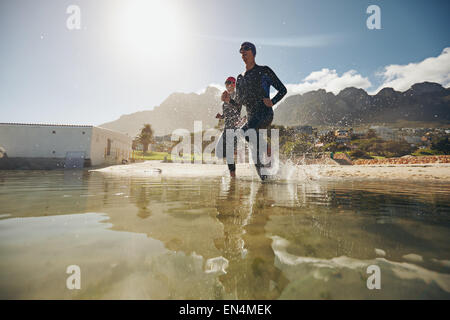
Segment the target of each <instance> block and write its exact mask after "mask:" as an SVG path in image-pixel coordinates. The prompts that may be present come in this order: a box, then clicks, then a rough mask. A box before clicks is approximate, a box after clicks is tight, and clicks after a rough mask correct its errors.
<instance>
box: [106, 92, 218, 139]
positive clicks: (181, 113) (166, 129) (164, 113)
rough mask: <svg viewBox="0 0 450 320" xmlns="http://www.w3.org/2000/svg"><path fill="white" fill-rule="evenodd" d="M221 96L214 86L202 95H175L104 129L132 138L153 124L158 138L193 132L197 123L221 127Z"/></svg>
mask: <svg viewBox="0 0 450 320" xmlns="http://www.w3.org/2000/svg"><path fill="white" fill-rule="evenodd" d="M220 94H221V92H220V91H219V89H217V88H214V87H208V88H207V89H206V90H205V92H204V93H202V94H196V93H173V94H171V95H170V96H169V97H168V98H167V99H166V100H164V101H163V103H161V105H159V106H157V107H155V108H154V109H153V110H149V111H140V112H135V113H132V114H127V115H123V116H121V117H120V118H119V119H117V120H115V121H112V122H108V123H104V124H101V125H100V127H103V128H107V129H111V130H115V131H119V132H123V133H127V134H128V135H130V136H132V137H134V136H136V135H137V134H138V132H139V131H140V130H141V128H142V127H143V125H144V123H150V124H151V125H152V128H153V130H154V132H155V135H158V136H162V135H166V134H171V133H172V131H173V130H175V129H178V128H182V129H188V130H189V131H193V129H194V121H196V120H201V121H202V122H203V129H207V128H213V127H214V126H216V125H217V119H216V118H215V115H216V114H217V112H221V111H222V104H221V102H220Z"/></svg>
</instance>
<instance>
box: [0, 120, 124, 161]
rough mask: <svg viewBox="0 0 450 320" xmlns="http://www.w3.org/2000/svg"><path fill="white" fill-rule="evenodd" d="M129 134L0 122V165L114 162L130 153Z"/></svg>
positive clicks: (93, 127)
mask: <svg viewBox="0 0 450 320" xmlns="http://www.w3.org/2000/svg"><path fill="white" fill-rule="evenodd" d="M131 143H132V139H131V137H129V136H127V135H125V134H123V133H119V132H116V131H112V130H109V129H104V128H100V127H95V126H83V125H55V124H25V123H0V148H1V149H3V150H4V151H3V152H2V153H3V157H1V158H0V169H18V168H23V169H52V168H71V167H80V166H81V167H89V166H98V165H103V164H117V163H123V162H125V161H128V160H129V158H130V157H131Z"/></svg>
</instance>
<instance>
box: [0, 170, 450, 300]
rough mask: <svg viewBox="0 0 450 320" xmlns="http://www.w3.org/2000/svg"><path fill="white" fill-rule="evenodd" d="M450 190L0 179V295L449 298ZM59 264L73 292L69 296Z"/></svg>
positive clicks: (39, 175) (397, 185) (23, 176)
mask: <svg viewBox="0 0 450 320" xmlns="http://www.w3.org/2000/svg"><path fill="white" fill-rule="evenodd" d="M449 195H450V184H449V183H417V182H415V183H407V182H383V181H379V182H377V181H370V182H365V181H339V182H336V181H334V182H330V181H328V182H327V181H311V180H309V181H297V182H283V181H278V182H274V181H272V182H268V183H260V182H258V181H243V180H239V179H238V180H236V181H230V180H229V179H228V178H209V179H194V178H184V179H175V178H162V177H159V176H157V175H155V176H154V177H151V176H149V177H145V178H134V177H133V178H132V177H114V176H108V175H105V174H102V173H99V172H88V171H0V298H2V299H5V298H8V299H9V298H14V299H23V298H27V299H29V298H31V299H37V298H39V299H49V298H57V299H94V298H95V299H109V298H113V299H305V298H306V299H355V298H356V299H386V298H387V299H398V298H406V299H414V298H444V299H448V298H450V244H449V239H450V197H449ZM69 265H78V266H80V268H81V289H80V290H69V289H67V288H66V279H67V277H68V276H69V275H68V274H66V268H67V266H69ZM369 265H377V266H379V267H380V270H381V289H380V290H369V289H368V288H367V285H366V282H367V278H368V276H369V275H368V274H367V272H366V270H367V267H368V266H369Z"/></svg>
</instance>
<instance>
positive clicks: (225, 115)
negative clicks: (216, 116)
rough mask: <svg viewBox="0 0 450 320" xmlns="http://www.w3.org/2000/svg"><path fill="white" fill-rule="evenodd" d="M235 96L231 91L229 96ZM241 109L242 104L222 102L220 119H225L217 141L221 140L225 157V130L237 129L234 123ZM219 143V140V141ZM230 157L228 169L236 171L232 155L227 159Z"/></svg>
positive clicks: (238, 118) (237, 119) (239, 115)
mask: <svg viewBox="0 0 450 320" xmlns="http://www.w3.org/2000/svg"><path fill="white" fill-rule="evenodd" d="M235 96H236V92H233V93H232V94H231V97H235ZM241 110H242V105H236V104H231V103H226V102H224V103H223V104H222V117H221V119H224V120H225V128H224V130H223V133H222V137H221V138H220V140H219V141H221V142H223V149H222V154H223V156H224V157H226V149H227V147H226V144H227V140H226V131H227V129H233V130H234V129H237V127H236V123H237V122H238V121H239V120H240V119H241ZM234 140H235V141H234V147H235V148H236V142H237V141H236V139H234ZM219 143H220V142H219ZM229 159H230V157H227V162H228V163H227V164H228V169H229V170H230V171H236V165H235V161H234V156H233V160H232V161H229Z"/></svg>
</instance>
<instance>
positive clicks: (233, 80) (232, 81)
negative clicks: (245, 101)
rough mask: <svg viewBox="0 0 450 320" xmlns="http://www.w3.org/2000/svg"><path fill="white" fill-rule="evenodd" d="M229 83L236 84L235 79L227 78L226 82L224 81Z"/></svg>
mask: <svg viewBox="0 0 450 320" xmlns="http://www.w3.org/2000/svg"><path fill="white" fill-rule="evenodd" d="M227 81H230V82H231V83H233V84H235V83H236V79H235V78H233V77H228V78H227V80H225V82H227Z"/></svg>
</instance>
